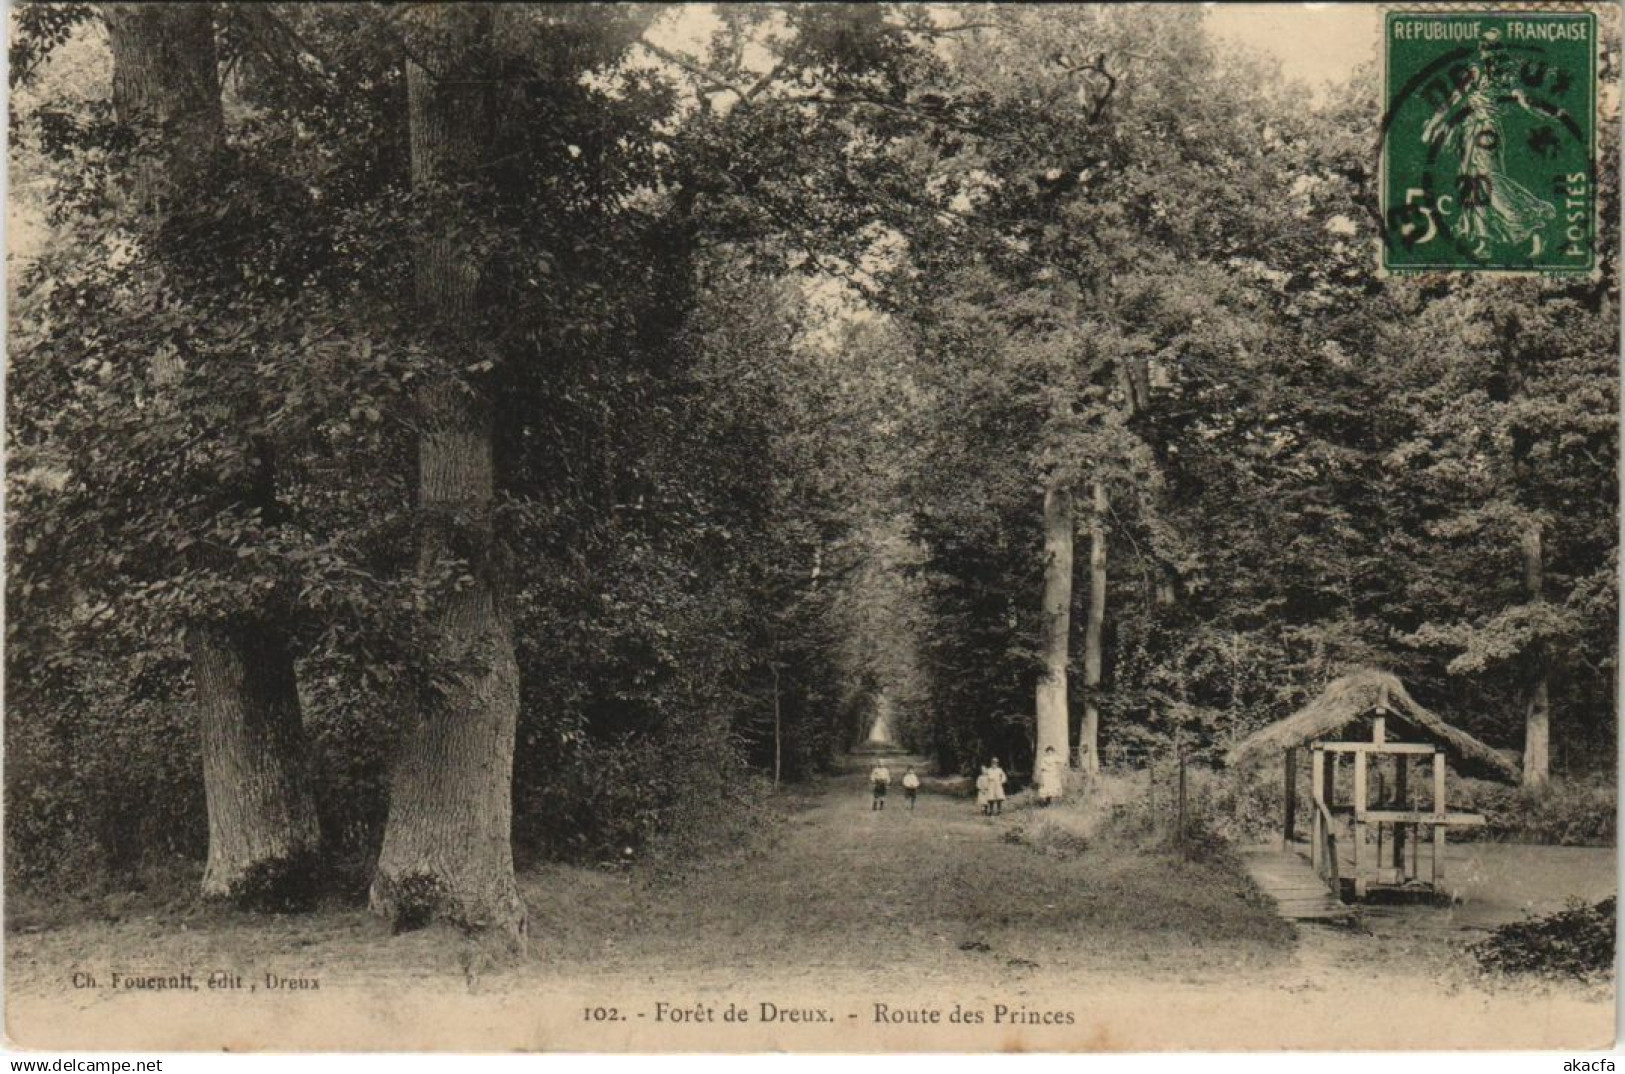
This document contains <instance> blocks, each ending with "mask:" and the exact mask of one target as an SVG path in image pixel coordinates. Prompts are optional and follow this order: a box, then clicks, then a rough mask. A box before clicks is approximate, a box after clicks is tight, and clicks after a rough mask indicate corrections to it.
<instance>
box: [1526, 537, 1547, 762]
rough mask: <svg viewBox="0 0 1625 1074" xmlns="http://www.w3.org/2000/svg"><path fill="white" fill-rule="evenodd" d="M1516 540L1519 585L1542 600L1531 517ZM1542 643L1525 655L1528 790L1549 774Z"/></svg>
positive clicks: (1531, 596)
mask: <svg viewBox="0 0 1625 1074" xmlns="http://www.w3.org/2000/svg"><path fill="white" fill-rule="evenodd" d="M1519 543H1520V544H1521V545H1522V547H1523V584H1524V590H1525V592H1526V593H1527V594H1528V596H1529V602H1530V603H1531V604H1538V603H1540V601H1541V600H1542V599H1543V598H1542V592H1541V591H1542V589H1544V587H1545V564H1544V559H1543V554H1542V551H1541V533H1540V523H1539V522H1538V521H1535V520H1533V519H1531V520H1530V521H1529V522H1527V523H1526V524H1525V525H1524V529H1523V533H1522V534H1521V535H1520V541H1519ZM1546 656H1547V654H1546V651H1545V648H1544V646H1539V647H1537V648H1536V649H1535V651H1534V652H1532V653H1531V654H1530V655H1529V677H1528V682H1527V683H1526V685H1525V687H1524V689H1525V698H1524V720H1523V785H1524V787H1525V788H1526V789H1529V790H1535V791H1540V790H1545V789H1546V784H1547V781H1548V780H1549V779H1550V776H1551V756H1550V748H1551V730H1552V710H1551V701H1550V691H1551V681H1550V680H1551V672H1550V670H1549V664H1548V661H1547V658H1546Z"/></svg>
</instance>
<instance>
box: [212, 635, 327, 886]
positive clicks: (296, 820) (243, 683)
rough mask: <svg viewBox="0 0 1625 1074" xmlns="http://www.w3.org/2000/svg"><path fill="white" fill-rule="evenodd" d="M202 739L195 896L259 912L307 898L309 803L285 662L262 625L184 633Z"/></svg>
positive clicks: (311, 866) (311, 879) (311, 865)
mask: <svg viewBox="0 0 1625 1074" xmlns="http://www.w3.org/2000/svg"><path fill="white" fill-rule="evenodd" d="M187 647H188V649H189V650H190V652H191V656H192V677H193V679H194V680H195V682H196V685H197V704H198V716H199V721H200V724H201V728H202V738H203V776H204V780H203V789H204V795H205V798H206V800H207V802H208V809H209V864H208V868H207V869H206V870H205V871H204V874H203V894H204V895H205V896H208V897H210V898H220V899H229V900H231V901H233V902H236V903H238V904H240V905H245V906H253V907H256V908H262V909H280V910H295V909H303V908H307V907H308V906H309V905H310V904H311V902H312V901H313V897H314V894H315V872H316V864H317V857H318V853H319V844H318V838H317V823H316V806H315V802H314V800H313V799H312V797H311V793H310V783H309V779H308V775H307V772H306V768H305V750H304V728H303V726H302V724H301V722H300V712H299V691H298V688H297V686H296V685H295V682H294V674H293V660H292V658H291V657H290V656H289V655H288V652H287V650H286V648H285V647H284V645H283V642H282V638H281V636H280V635H279V634H278V633H277V632H276V631H275V630H274V629H273V628H269V627H266V626H262V625H253V626H251V625H246V624H243V623H236V624H230V625H227V626H223V627H222V626H207V627H196V628H194V629H192V630H191V631H189V632H188V636H187Z"/></svg>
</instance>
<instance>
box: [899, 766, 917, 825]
mask: <svg viewBox="0 0 1625 1074" xmlns="http://www.w3.org/2000/svg"><path fill="white" fill-rule="evenodd" d="M919 796H920V777H919V776H916V775H915V774H914V766H913V765H909V767H908V771H907V772H904V773H903V797H904V798H906V799H908V811H909V812H910V813H912V812H914V800H915V799H916V798H918V797H919Z"/></svg>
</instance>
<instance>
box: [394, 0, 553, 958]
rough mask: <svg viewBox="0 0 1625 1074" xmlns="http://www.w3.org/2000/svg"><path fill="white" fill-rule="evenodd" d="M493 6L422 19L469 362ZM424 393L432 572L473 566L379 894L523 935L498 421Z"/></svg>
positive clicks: (439, 273) (423, 184)
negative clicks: (473, 235) (465, 235)
mask: <svg viewBox="0 0 1625 1074" xmlns="http://www.w3.org/2000/svg"><path fill="white" fill-rule="evenodd" d="M493 17H494V16H493V11H492V9H491V8H490V7H487V6H485V5H457V6H437V7H425V8H419V9H416V10H415V11H414V12H413V13H412V14H411V15H410V16H408V18H409V19H410V20H411V24H410V26H409V28H408V34H409V38H410V42H411V48H410V58H409V60H408V63H407V93H408V102H409V111H410V124H411V143H412V183H413V188H414V190H415V191H417V192H418V193H419V194H421V195H423V196H424V197H426V198H428V199H431V200H434V199H439V202H438V205H437V215H438V217H439V222H440V223H441V224H442V225H444V226H445V229H446V230H445V232H444V233H442V234H439V235H432V236H429V237H426V238H423V239H422V240H420V241H419V243H418V246H417V250H416V255H415V256H416V300H417V306H418V310H419V312H420V314H421V315H422V316H423V319H424V320H425V322H426V323H428V324H429V325H430V326H431V327H432V328H433V329H435V330H436V331H437V336H436V338H437V339H438V340H439V341H441V343H442V344H443V345H445V346H450V347H454V348H456V349H458V350H459V351H460V352H462V353H460V354H458V355H457V358H458V360H459V364H472V363H473V362H475V361H478V360H479V357H478V356H480V355H481V349H480V341H479V340H478V339H477V338H476V324H475V314H476V312H477V310H476V304H475V302H476V299H475V293H476V290H477V286H478V282H479V277H480V266H479V265H478V264H477V263H476V262H475V261H474V260H473V258H472V256H471V255H470V254H469V253H468V252H467V250H466V248H465V247H464V246H462V245H461V244H459V243H458V242H457V241H456V240H455V238H454V236H453V235H452V232H453V231H454V228H453V227H452V225H454V224H455V223H456V222H457V221H458V219H459V213H460V212H461V211H463V208H464V207H463V206H460V205H459V203H458V202H457V201H456V200H455V199H456V197H457V195H455V194H453V195H451V197H450V198H449V199H448V198H446V197H443V196H442V195H444V194H445V193H446V191H447V190H448V184H461V183H472V182H477V181H478V180H479V178H480V176H481V164H482V163H483V161H484V160H485V158H486V156H487V154H488V152H489V149H490V144H491V137H492V129H491V127H492V109H491V102H490V94H491V90H492V86H491V81H490V78H491V70H490V68H491V64H490V62H489V61H490V58H491V47H492V24H493ZM465 358H466V359H467V362H464V361H463V359H465ZM419 404H420V408H421V414H422V420H423V423H424V432H423V433H422V436H421V438H420V440H419V443H418V495H419V509H420V510H421V511H422V513H423V516H424V533H425V536H424V538H423V544H422V547H421V550H420V563H419V569H420V571H421V572H422V573H423V574H424V576H425V577H431V576H433V575H434V574H435V573H437V572H438V570H439V569H440V568H441V567H442V566H443V565H444V564H445V563H446V562H447V561H448V559H449V558H450V557H452V556H453V555H455V556H456V557H457V558H459V559H461V560H462V561H464V562H465V563H466V565H467V570H466V573H465V574H464V576H463V579H462V581H461V583H459V585H458V586H457V588H456V589H455V591H453V592H450V593H447V594H445V595H444V596H443V597H441V598H440V599H439V602H438V605H437V607H436V608H434V609H433V611H432V613H431V622H430V630H431V634H432V642H431V644H432V646H433V649H434V652H433V656H434V658H435V659H436V661H437V662H439V663H440V665H441V666H442V667H443V668H444V669H445V670H446V678H445V681H444V682H443V683H442V685H441V688H440V690H439V692H438V694H437V695H436V696H435V697H433V698H430V699H427V700H426V701H425V702H424V703H423V705H422V706H421V708H420V709H419V711H417V712H415V713H413V714H412V715H411V717H410V719H409V720H408V721H407V725H406V727H405V728H404V730H403V735H402V741H401V743H400V747H399V751H398V754H397V756H396V760H395V765H394V769H393V771H392V773H391V778H390V801H389V820H388V823H387V825H386V827H385V832H384V845H383V850H382V852H381V853H380V855H379V859H378V869H377V873H376V875H375V876H374V878H373V884H372V894H371V904H372V908H373V910H374V911H375V912H377V913H379V914H381V915H383V916H384V917H387V918H388V919H389V920H390V921H391V922H392V924H393V925H394V926H395V927H396V929H398V930H399V929H406V928H415V927H418V926H421V925H425V924H427V923H429V922H430V921H433V920H445V921H450V922H452V923H454V924H456V925H459V926H461V927H463V928H465V929H470V930H477V931H490V932H493V933H498V934H507V935H509V936H510V937H512V938H513V939H514V940H515V941H516V942H517V941H519V940H520V939H521V938H522V936H523V934H524V932H525V928H526V916H525V906H524V902H523V901H522V900H521V898H520V896H519V889H518V885H517V884H516V883H515V880H514V872H513V846H512V829H513V762H514V739H515V734H516V731H517V726H518V718H519V668H518V662H517V660H516V658H515V655H514V643H513V633H512V626H511V623H510V621H509V616H508V613H507V610H506V609H505V607H504V606H503V592H502V585H501V581H502V578H501V565H500V561H499V560H500V557H499V555H498V550H497V548H496V545H495V538H494V534H493V532H492V503H493V500H494V498H495V493H496V480H495V464H494V459H493V446H492V440H493V436H492V426H491V422H492V419H491V415H490V411H489V409H488V407H486V406H485V405H484V404H483V403H482V402H479V401H476V400H473V399H470V398H468V397H467V396H466V395H464V394H461V393H459V392H457V391H454V390H449V389H437V390H432V391H426V392H425V393H424V394H423V395H422V396H421V397H420V399H419Z"/></svg>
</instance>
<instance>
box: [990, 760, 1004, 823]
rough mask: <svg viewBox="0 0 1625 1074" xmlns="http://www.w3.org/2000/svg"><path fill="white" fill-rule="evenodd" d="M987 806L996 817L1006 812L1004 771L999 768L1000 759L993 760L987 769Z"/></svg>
mask: <svg viewBox="0 0 1625 1074" xmlns="http://www.w3.org/2000/svg"><path fill="white" fill-rule="evenodd" d="M987 804H988V808H989V809H991V810H992V811H993V815H994V816H999V815H1001V814H1003V812H1004V769H1002V768H1000V767H999V759H998V758H997V757H995V758H993V763H992V764H991V765H989V766H988V769H987Z"/></svg>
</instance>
